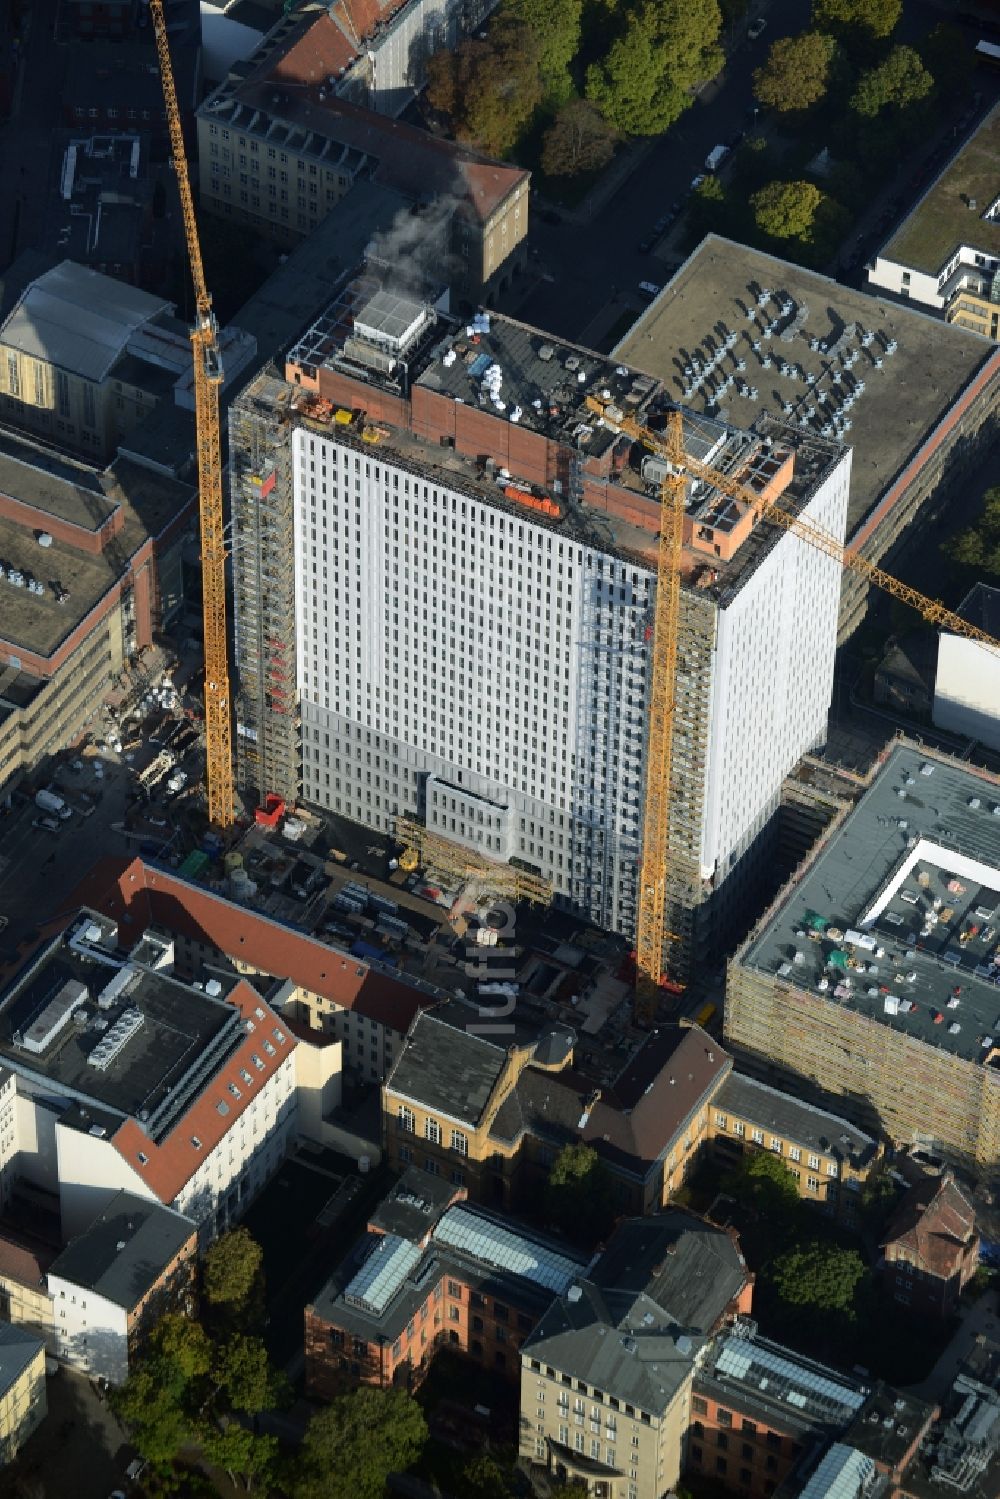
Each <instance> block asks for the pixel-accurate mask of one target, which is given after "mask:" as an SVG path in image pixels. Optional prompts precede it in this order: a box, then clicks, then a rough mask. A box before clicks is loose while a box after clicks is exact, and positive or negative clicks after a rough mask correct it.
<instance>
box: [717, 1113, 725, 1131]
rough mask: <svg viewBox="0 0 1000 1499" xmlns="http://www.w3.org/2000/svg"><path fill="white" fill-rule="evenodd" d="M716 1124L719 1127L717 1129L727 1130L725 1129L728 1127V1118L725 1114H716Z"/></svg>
mask: <svg viewBox="0 0 1000 1499" xmlns="http://www.w3.org/2000/svg"><path fill="white" fill-rule="evenodd" d="M715 1123H716V1125H717V1127H718V1128H719V1129H725V1127H726V1116H725V1114H716V1116H715Z"/></svg>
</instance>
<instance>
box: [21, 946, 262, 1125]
mask: <svg viewBox="0 0 1000 1499" xmlns="http://www.w3.org/2000/svg"><path fill="white" fill-rule="evenodd" d="M88 919H89V920H90V921H92V920H93V917H90V918H87V917H86V916H83V917H81V918H78V919H77V920H76V921H75V922H74V923H73V925H72V926H71V927H70V928H68V929H67V931H65V932H64V933H62V934H61V935H60V936H58V937H56V938H55V939H54V940H53V941H51V942H50V943H48V944H47V945H46V946H45V947H44V948H43V949H42V951H41V952H40V953H38V954H36V955H35V956H34V957H33V959H32V960H31V962H30V963H29V964H28V966H27V967H26V968H25V969H22V971H21V972H20V973H19V974H18V975H17V976H16V977H15V978H14V979H13V980H12V981H11V983H10V984H8V985H7V986H6V988H5V989H4V990H3V991H0V1057H2V1058H3V1060H4V1062H5V1063H6V1065H7V1066H8V1067H10V1069H11V1071H12V1072H15V1073H19V1074H25V1073H26V1074H29V1075H31V1076H33V1077H36V1078H39V1079H43V1080H45V1081H46V1082H48V1083H49V1084H51V1085H52V1086H53V1087H54V1088H55V1090H56V1091H57V1092H59V1093H61V1094H62V1095H63V1096H64V1097H66V1098H67V1099H70V1100H74V1101H75V1102H76V1103H77V1104H78V1105H79V1108H78V1110H77V1112H76V1113H75V1114H73V1116H72V1118H73V1122H74V1123H75V1124H76V1125H77V1126H78V1127H79V1128H81V1129H89V1128H91V1127H92V1124H93V1121H92V1120H91V1118H90V1115H91V1112H92V1108H93V1107H96V1109H97V1110H98V1111H99V1113H98V1119H99V1121H101V1118H102V1116H101V1112H100V1111H103V1114H104V1115H110V1116H113V1117H114V1118H116V1119H117V1120H118V1121H120V1120H121V1119H122V1118H135V1119H137V1120H139V1121H140V1122H141V1124H142V1126H143V1128H144V1129H145V1130H146V1132H147V1133H148V1134H149V1137H150V1138H151V1139H152V1140H154V1141H155V1140H158V1139H160V1138H162V1137H163V1135H164V1134H165V1133H166V1132H167V1131H168V1130H169V1128H170V1126H171V1125H172V1123H173V1122H174V1119H175V1116H176V1115H177V1113H178V1111H179V1110H181V1109H182V1108H183V1107H185V1100H187V1101H189V1099H190V1093H191V1091H192V1088H193V1086H194V1085H195V1083H196V1081H197V1080H198V1079H202V1078H204V1079H207V1078H208V1077H210V1076H211V1075H212V1073H213V1071H216V1070H218V1068H219V1067H220V1066H221V1065H222V1062H223V1060H224V1059H225V1058H226V1057H227V1056H228V1055H229V1054H230V1053H231V1052H232V1051H233V1050H234V1049H236V1048H237V1047H238V1046H239V1045H240V1044H241V1042H242V1041H243V1040H245V1032H244V1030H243V1028H242V1026H241V1024H240V1017H239V1013H238V1011H237V1010H236V1009H235V1008H234V1007H233V1006H232V1005H230V1004H227V1003H226V1002H225V992H223V993H222V994H220V995H219V996H217V997H213V996H211V995H209V994H207V993H205V992H204V991H200V990H196V989H193V988H191V987H190V986H189V985H187V984H184V983H181V982H180V981H179V980H177V979H174V978H171V977H169V976H168V975H167V974H165V973H162V972H151V971H150V970H148V969H140V968H134V967H131V966H130V965H125V958H124V954H122V953H118V952H117V951H115V950H112V949H110V948H109V947H107V946H105V945H104V943H103V942H101V943H91V942H90V941H89V940H88V941H87V942H85V943H84V942H83V940H82V939H80V938H79V937H78V936H77V934H78V933H79V932H80V931H81V930H83V929H84V928H85V927H86V926H87V922H88ZM95 954H96V955H95ZM123 965H125V966H123ZM112 981H114V983H115V986H116V987H117V986H119V985H121V987H120V988H119V989H118V992H117V993H112V994H110V997H108V995H107V994H104V991H106V990H107V986H108V985H109V984H111V983H112ZM67 985H72V986H75V988H74V989H73V990H72V993H73V994H75V995H76V996H77V997H78V1001H79V1000H82V1002H77V1004H76V1007H75V1009H73V1010H72V1011H67V1013H66V1015H65V1019H64V1021H63V1023H62V1024H61V1025H58V1026H56V1024H55V1020H54V1015H53V1012H52V1010H51V1009H50V1008H49V1007H50V1006H52V1005H53V1004H54V1002H56V1001H57V1000H58V998H59V996H60V995H63V994H65V993H66V986H67ZM81 990H82V994H81ZM109 993H110V991H109ZM102 994H103V995H104V997H103V998H102V997H101V996H102ZM62 1008H63V1009H65V1008H66V1006H65V1005H63V1006H62ZM46 1010H48V1016H47V1026H46V1033H47V1035H48V1040H47V1041H46V1040H45V1039H44V1038H42V1042H43V1044H41V1048H40V1049H34V1048H33V1049H30V1050H29V1049H28V1048H27V1047H26V1046H25V1044H24V1042H25V1039H26V1037H27V1032H28V1030H29V1028H30V1027H31V1026H32V1025H33V1024H34V1023H37V1021H38V1017H39V1016H40V1015H41V1014H42V1012H43V1011H46ZM136 1015H138V1016H139V1017H140V1019H139V1021H138V1023H137V1022H136V1021H135V1019H134V1017H135V1016H136ZM119 1026H121V1027H122V1029H119ZM115 1035H117V1036H118V1037H120V1038H122V1037H123V1038H124V1039H123V1040H122V1044H121V1045H120V1047H119V1049H118V1050H117V1052H115V1050H114V1047H113V1046H110V1047H109V1046H108V1043H109V1042H110V1041H111V1039H112V1037H113V1036H115ZM102 1043H104V1048H105V1049H104V1050H103V1051H102V1053H101V1061H102V1062H103V1063H104V1065H103V1066H98V1065H95V1064H94V1063H91V1062H90V1061H89V1058H90V1057H91V1055H92V1054H94V1053H95V1052H96V1051H97V1049H98V1047H101V1046H102ZM37 1045H38V1042H35V1043H34V1046H36V1047H37ZM109 1052H110V1058H109V1059H108V1060H105V1058H106V1057H108V1055H109ZM65 1117H66V1116H64V1118H65ZM97 1127H98V1128H101V1127H103V1124H102V1122H98V1125H97Z"/></svg>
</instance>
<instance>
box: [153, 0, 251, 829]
mask: <svg viewBox="0 0 1000 1499" xmlns="http://www.w3.org/2000/svg"><path fill="white" fill-rule="evenodd" d="M149 10H150V15H151V16H152V19H153V32H154V34H155V37H156V51H157V56H158V58H159V62H160V81H161V83H162V85H163V101H164V105H165V107H166V114H167V126H168V128H169V131H170V149H171V152H172V154H173V166H174V172H175V173H176V176H177V190H178V193H179V194H180V200H181V216H182V218H183V220H184V237H185V240H186V242H187V253H188V261H189V264H190V267H191V280H192V282H193V284H194V310H195V315H194V325H193V327H192V329H191V347H192V356H193V360H194V420H195V441H196V445H197V451H198V516H199V528H200V535H201V589H202V621H203V625H204V632H205V780H206V784H207V789H208V820H209V822H211V823H212V824H213V826H214V827H217V828H222V829H225V828H228V827H230V826H231V825H232V823H233V820H234V818H235V815H236V812H235V802H234V796H233V746H232V719H231V715H232V705H231V703H230V697H229V648H228V642H227V629H226V542H225V520H224V507H223V495H222V426H221V421H220V417H219V393H220V391H221V388H222V379H223V375H222V355H221V353H220V351H219V327H218V323H217V322H216V318H215V314H214V312H213V311H212V298H211V296H210V295H209V292H208V287H207V286H206V284H205V270H204V266H203V265H202V259H201V243H200V241H199V238H198V224H197V221H196V219H195V216H194V199H193V198H192V195H191V179H190V177H189V176H188V168H187V156H186V154H185V149H184V131H183V127H182V124H181V112H180V108H179V106H178V103H177V88H176V85H175V84H174V70H173V65H172V63H171V60H170V43H169V40H168V37H167V25H166V20H165V19H164V14H163V0H150V4H149Z"/></svg>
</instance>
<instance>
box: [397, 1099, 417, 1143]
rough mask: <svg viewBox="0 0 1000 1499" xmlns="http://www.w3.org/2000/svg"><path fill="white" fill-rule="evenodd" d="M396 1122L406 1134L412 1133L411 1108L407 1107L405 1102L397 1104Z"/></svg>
mask: <svg viewBox="0 0 1000 1499" xmlns="http://www.w3.org/2000/svg"><path fill="white" fill-rule="evenodd" d="M397 1122H398V1124H399V1127H400V1129H401V1130H403V1131H404V1132H405V1133H406V1134H408V1135H412V1134H413V1110H412V1109H408V1108H407V1107H406V1104H405V1103H401V1104H400V1106H399V1115H398V1118H397Z"/></svg>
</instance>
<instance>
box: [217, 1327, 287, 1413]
mask: <svg viewBox="0 0 1000 1499" xmlns="http://www.w3.org/2000/svg"><path fill="white" fill-rule="evenodd" d="M212 1374H213V1378H214V1379H215V1380H216V1382H217V1383H218V1384H219V1385H221V1386H222V1389H223V1391H224V1392H225V1396H226V1399H227V1400H228V1402H229V1404H230V1405H231V1406H232V1408H233V1410H237V1411H247V1412H248V1413H250V1414H254V1413H256V1412H257V1411H263V1410H270V1409H272V1408H273V1407H274V1406H275V1405H277V1404H279V1402H280V1400H281V1397H282V1395H283V1386H282V1382H281V1380H280V1378H279V1377H277V1376H276V1375H275V1373H274V1371H273V1370H272V1368H271V1364H270V1361H269V1359H268V1356H267V1349H266V1348H265V1347H264V1344H263V1342H262V1341H261V1339H260V1338H250V1337H247V1336H246V1335H245V1334H244V1333H235V1334H234V1335H233V1336H232V1337H231V1338H228V1339H227V1340H226V1342H225V1343H223V1344H222V1345H221V1347H219V1348H217V1349H216V1350H215V1357H214V1359H213V1363H212Z"/></svg>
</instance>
